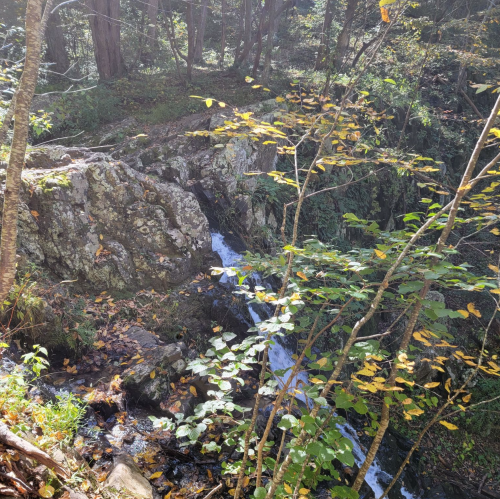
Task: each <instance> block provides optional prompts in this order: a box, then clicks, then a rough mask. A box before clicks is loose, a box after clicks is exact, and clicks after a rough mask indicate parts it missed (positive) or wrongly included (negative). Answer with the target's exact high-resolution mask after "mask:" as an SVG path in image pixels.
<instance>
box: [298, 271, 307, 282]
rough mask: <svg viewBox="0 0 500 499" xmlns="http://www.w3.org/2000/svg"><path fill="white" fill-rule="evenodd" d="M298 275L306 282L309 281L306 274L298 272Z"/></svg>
mask: <svg viewBox="0 0 500 499" xmlns="http://www.w3.org/2000/svg"><path fill="white" fill-rule="evenodd" d="M297 275H298V276H299V277H300V278H301V279H303V280H304V281H308V280H309V279H308V278H307V276H306V275H305V274H304V272H297Z"/></svg>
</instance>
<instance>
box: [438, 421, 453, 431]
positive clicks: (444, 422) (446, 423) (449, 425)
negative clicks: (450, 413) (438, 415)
mask: <svg viewBox="0 0 500 499" xmlns="http://www.w3.org/2000/svg"><path fill="white" fill-rule="evenodd" d="M439 422H440V423H441V424H442V425H443V426H444V427H445V428H448V430H458V426H455V425H454V424H451V423H448V421H439Z"/></svg>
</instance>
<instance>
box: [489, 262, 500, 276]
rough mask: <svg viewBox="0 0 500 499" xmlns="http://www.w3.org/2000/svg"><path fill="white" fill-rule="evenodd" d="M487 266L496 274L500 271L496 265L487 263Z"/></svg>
mask: <svg viewBox="0 0 500 499" xmlns="http://www.w3.org/2000/svg"><path fill="white" fill-rule="evenodd" d="M488 268H489V269H490V270H493V272H495V273H496V274H498V273H499V272H500V269H499V268H498V267H497V266H496V265H491V264H490V265H488Z"/></svg>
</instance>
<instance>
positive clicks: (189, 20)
mask: <svg viewBox="0 0 500 499" xmlns="http://www.w3.org/2000/svg"><path fill="white" fill-rule="evenodd" d="M186 24H187V31H188V53H187V57H186V64H187V79H188V81H191V79H192V78H193V61H194V43H195V35H196V34H195V27H194V15H193V3H192V2H187V7H186Z"/></svg>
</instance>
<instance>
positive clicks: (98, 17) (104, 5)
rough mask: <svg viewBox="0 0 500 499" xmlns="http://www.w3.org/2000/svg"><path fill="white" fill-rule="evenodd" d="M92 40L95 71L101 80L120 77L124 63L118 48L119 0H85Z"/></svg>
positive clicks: (123, 70)
mask: <svg viewBox="0 0 500 499" xmlns="http://www.w3.org/2000/svg"><path fill="white" fill-rule="evenodd" d="M85 5H86V6H87V8H88V9H89V11H90V16H89V23H90V29H91V31H92V39H93V41H94V55H95V60H96V64H97V71H98V72H99V77H100V78H101V79H102V80H109V79H110V78H115V77H120V76H122V75H123V74H124V73H125V63H124V61H123V57H122V54H121V49H120V0H85Z"/></svg>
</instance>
